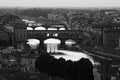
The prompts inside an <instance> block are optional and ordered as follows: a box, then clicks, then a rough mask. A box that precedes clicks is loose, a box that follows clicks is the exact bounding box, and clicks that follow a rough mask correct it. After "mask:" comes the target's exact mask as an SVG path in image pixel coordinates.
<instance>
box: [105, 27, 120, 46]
mask: <svg viewBox="0 0 120 80" xmlns="http://www.w3.org/2000/svg"><path fill="white" fill-rule="evenodd" d="M119 40H120V29H105V30H104V32H103V44H104V45H105V46H106V47H119V44H120V41H119Z"/></svg>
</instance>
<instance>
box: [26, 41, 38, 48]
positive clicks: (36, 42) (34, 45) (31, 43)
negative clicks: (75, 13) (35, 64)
mask: <svg viewBox="0 0 120 80" xmlns="http://www.w3.org/2000/svg"><path fill="white" fill-rule="evenodd" d="M27 44H28V45H29V46H30V47H31V49H36V48H37V47H38V45H39V44H40V40H38V39H27Z"/></svg>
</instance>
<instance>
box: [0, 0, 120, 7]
mask: <svg viewBox="0 0 120 80" xmlns="http://www.w3.org/2000/svg"><path fill="white" fill-rule="evenodd" d="M0 7H120V0H0Z"/></svg>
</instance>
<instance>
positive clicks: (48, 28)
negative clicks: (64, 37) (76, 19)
mask: <svg viewBox="0 0 120 80" xmlns="http://www.w3.org/2000/svg"><path fill="white" fill-rule="evenodd" d="M47 30H57V28H48V29H47Z"/></svg>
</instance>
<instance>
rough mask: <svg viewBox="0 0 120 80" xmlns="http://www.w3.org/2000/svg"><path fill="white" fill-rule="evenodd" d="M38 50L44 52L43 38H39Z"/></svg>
mask: <svg viewBox="0 0 120 80" xmlns="http://www.w3.org/2000/svg"><path fill="white" fill-rule="evenodd" d="M38 51H39V52H46V49H45V44H44V39H40V44H39V46H38Z"/></svg>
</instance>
